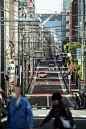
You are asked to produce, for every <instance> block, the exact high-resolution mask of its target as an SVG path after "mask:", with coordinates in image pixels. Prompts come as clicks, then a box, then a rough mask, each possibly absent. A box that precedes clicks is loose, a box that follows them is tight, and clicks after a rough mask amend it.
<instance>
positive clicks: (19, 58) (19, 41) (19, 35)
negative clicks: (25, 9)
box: [18, 0, 20, 86]
mask: <svg viewBox="0 0 86 129" xmlns="http://www.w3.org/2000/svg"><path fill="white" fill-rule="evenodd" d="M19 16H20V10H19V0H18V18H19ZM18 86H20V34H19V25H18Z"/></svg>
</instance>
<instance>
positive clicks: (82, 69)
mask: <svg viewBox="0 0 86 129" xmlns="http://www.w3.org/2000/svg"><path fill="white" fill-rule="evenodd" d="M84 75H85V73H84V22H83V17H82V80H84V79H85V78H84Z"/></svg>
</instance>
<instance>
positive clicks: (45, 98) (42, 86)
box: [0, 60, 86, 129]
mask: <svg viewBox="0 0 86 129" xmlns="http://www.w3.org/2000/svg"><path fill="white" fill-rule="evenodd" d="M49 64H54V65H55V62H54V60H46V62H45V63H41V64H40V66H39V71H38V72H40V71H45V72H47V74H48V77H47V78H38V77H37V79H36V82H35V86H34V90H33V92H32V95H31V97H30V99H29V102H30V104H31V106H33V108H32V110H33V115H34V129H48V128H49V129H53V126H52V125H53V119H52V120H51V121H50V122H48V123H47V124H45V125H44V126H43V127H39V123H40V122H42V120H43V119H44V117H46V115H47V114H48V113H49V111H50V106H52V104H53V103H52V99H51V96H52V94H53V93H54V92H57V91H58V92H60V93H61V95H62V96H63V101H64V102H65V103H66V104H67V106H68V107H69V108H70V109H71V112H72V115H73V118H74V123H75V124H76V129H85V128H86V115H85V114H86V111H85V110H73V107H72V106H71V104H70V103H71V101H70V102H69V101H68V97H67V96H66V95H65V94H64V92H63V90H62V86H61V82H60V79H59V76H58V75H59V72H57V71H56V68H55V70H54V71H53V72H52V71H50V72H49V71H47V70H48V65H49ZM39 107H41V108H39ZM46 107H49V109H46ZM38 108H39V109H38ZM43 108H44V109H43ZM28 122H29V121H28ZM28 124H29V123H28ZM28 124H27V125H28ZM0 129H1V128H0ZM2 129H7V123H6V122H4V123H3V128H2Z"/></svg>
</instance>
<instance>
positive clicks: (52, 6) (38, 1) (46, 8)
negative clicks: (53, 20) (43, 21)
mask: <svg viewBox="0 0 86 129" xmlns="http://www.w3.org/2000/svg"><path fill="white" fill-rule="evenodd" d="M61 3H62V0H35V7H36V8H35V10H36V13H41V14H46V13H54V12H57V13H59V12H61Z"/></svg>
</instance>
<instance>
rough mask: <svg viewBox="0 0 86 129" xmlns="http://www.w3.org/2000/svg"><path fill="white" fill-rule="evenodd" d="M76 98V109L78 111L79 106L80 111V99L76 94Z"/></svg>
mask: <svg viewBox="0 0 86 129" xmlns="http://www.w3.org/2000/svg"><path fill="white" fill-rule="evenodd" d="M75 96H76V104H75V107H74V109H76V106H77V105H78V106H79V109H80V102H79V97H78V96H77V94H75Z"/></svg>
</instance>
